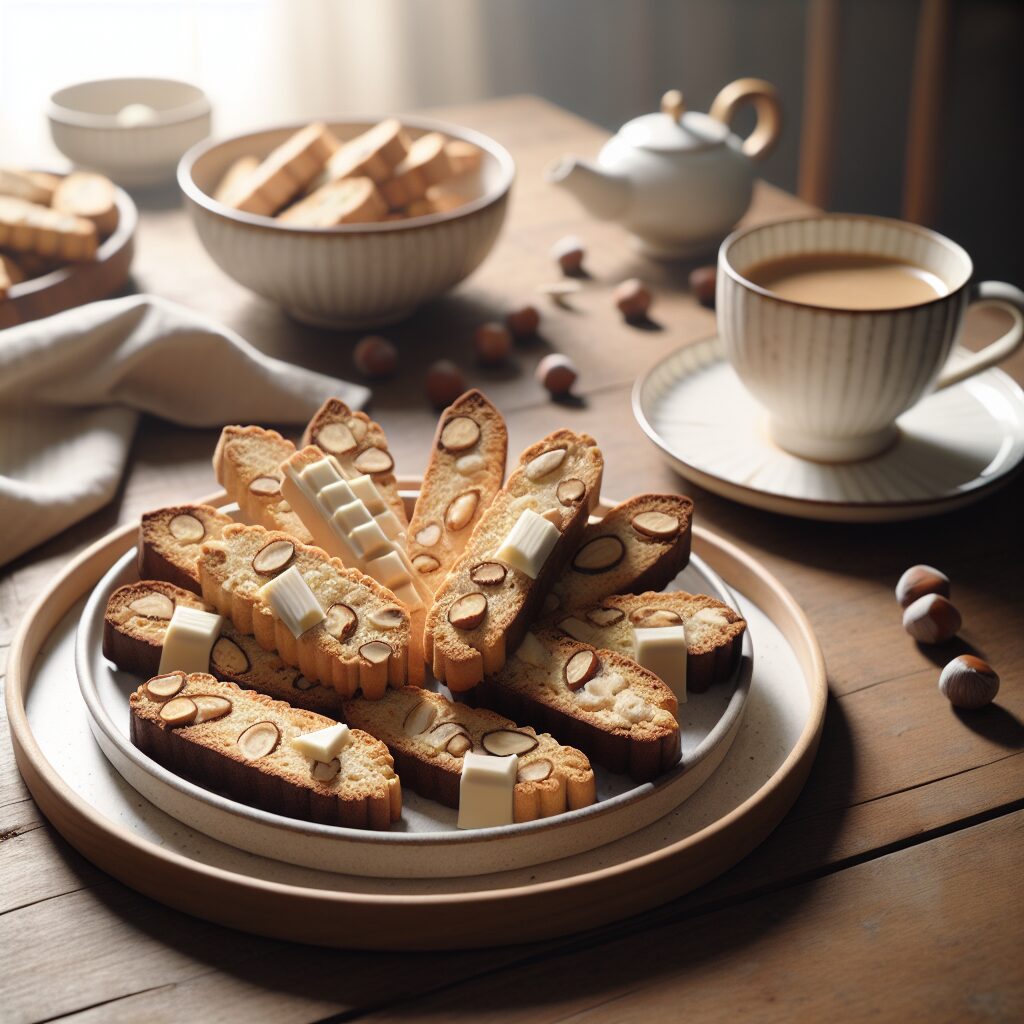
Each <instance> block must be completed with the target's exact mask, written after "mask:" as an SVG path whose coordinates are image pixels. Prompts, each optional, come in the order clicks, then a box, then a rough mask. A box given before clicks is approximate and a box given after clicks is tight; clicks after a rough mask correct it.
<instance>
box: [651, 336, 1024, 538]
mask: <svg viewBox="0 0 1024 1024" xmlns="http://www.w3.org/2000/svg"><path fill="white" fill-rule="evenodd" d="M963 351H964V352H965V351H966V350H963ZM958 356H959V353H958V354H956V355H954V358H957V357H958ZM633 414H634V415H635V416H636V418H637V422H638V423H639V424H640V426H641V428H642V429H643V431H644V432H645V433H646V434H647V436H648V437H649V438H650V439H651V440H652V441H653V442H654V443H655V444H656V445H657V446H658V447H659V448H660V449H661V450H662V451H663V452H664V453H665V455H666V456H667V458H668V460H669V462H670V463H671V464H672V466H673V467H674V468H675V469H676V470H677V472H679V473H681V474H682V475H683V476H684V477H686V479H687V480H692V481H693V482H694V483H696V484H699V485H700V486H701V487H704V488H705V489H706V490H709V491H712V492H713V493H715V494H720V495H722V496H723V497H726V498H731V499H732V500H733V501H738V502H741V503H743V504H745V505H752V506H753V507H755V508H763V509H767V510H768V511H770V512H779V513H782V514H784V515H792V516H799V517H801V518H804V519H823V520H830V521H833V522H843V523H855V522H859V523H871V522H893V521H896V520H900V519H917V518H920V517H922V516H931V515H937V514H938V513H940V512H948V511H949V510H951V509H954V508H960V507H962V506H964V505H969V504H971V503H972V502H975V501H980V500H981V499H982V498H984V497H986V496H987V495H989V494H991V493H992V492H993V491H994V490H996V489H997V488H999V487H1001V486H1002V485H1004V484H1006V483H1007V482H1008V481H1009V480H1010V479H1011V478H1012V476H1013V474H1014V473H1015V471H1016V470H1018V469H1019V468H1020V466H1021V463H1022V461H1024V392H1022V391H1021V388H1020V387H1019V386H1018V385H1017V383H1016V382H1015V381H1013V380H1012V379H1011V378H1010V377H1008V376H1007V375H1006V374H1005V373H1003V372H1002V370H986V371H985V372H984V373H980V374H978V375H977V376H976V377H972V378H971V379H970V380H967V381H964V382H963V383H962V384H957V385H955V386H954V387H950V388H947V389H946V390H945V391H941V392H938V393H936V394H933V395H929V396H928V397H927V398H925V399H924V400H923V401H921V402H919V403H918V404H917V405H916V406H914V408H913V409H911V410H910V411H909V412H907V413H905V414H904V415H903V416H902V417H900V419H899V421H898V423H899V427H900V438H899V440H898V441H897V442H896V444H895V445H893V447H892V448H890V449H889V450H888V451H885V452H883V453H882V454H881V455H878V456H876V457H875V458H872V459H865V460H864V461H863V462H852V463H845V464H827V463H818V462H810V461H807V460H805V459H800V458H797V457H796V456H794V455H790V454H789V453H788V452H784V451H782V450H781V449H780V448H778V447H776V446H775V445H774V444H773V443H772V442H771V441H770V440H769V438H768V434H767V431H766V429H765V419H766V414H765V411H764V409H763V408H762V407H761V406H760V405H759V404H758V403H757V401H756V400H755V399H754V398H753V397H752V396H751V395H750V393H749V392H748V391H747V390H746V389H745V388H744V387H743V385H742V384H741V383H740V380H739V378H738V377H737V376H736V373H735V371H734V370H733V369H732V367H731V366H730V365H729V364H728V363H727V362H726V361H725V359H724V356H723V355H722V347H721V342H720V341H719V339H718V337H717V336H714V337H711V338H705V339H703V340H702V341H698V342H694V343H693V344H692V345H687V346H686V347H684V348H681V349H678V350H677V351H676V352H673V353H672V354H671V355H670V356H667V357H666V358H665V359H663V360H662V361H661V362H660V363H658V364H656V365H655V366H654V367H653V368H652V369H651V370H650V371H649V372H648V373H647V374H646V375H645V376H643V377H640V378H638V380H637V382H636V385H635V387H634V388H633Z"/></svg>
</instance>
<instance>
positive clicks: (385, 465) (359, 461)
mask: <svg viewBox="0 0 1024 1024" xmlns="http://www.w3.org/2000/svg"><path fill="white" fill-rule="evenodd" d="M309 444H312V445H316V447H317V448H319V449H320V450H321V451H323V452H326V453H327V454H328V455H333V456H334V457H335V458H336V459H337V460H338V465H340V466H341V468H342V470H343V471H344V473H345V475H346V476H358V475H360V474H363V473H365V474H366V475H367V476H369V477H370V479H371V480H372V481H373V483H374V486H375V487H376V488H377V490H378V491H380V493H381V496H382V497H383V498H384V501H385V502H386V503H387V506H388V508H390V509H391V511H392V512H394V514H395V516H396V517H397V518H398V521H399V522H400V523H401V524H402V528H403V530H404V529H405V528H406V527H407V526H408V525H409V521H408V519H407V518H406V514H405V503H404V502H403V501H402V496H401V495H400V494H399V493H398V481H397V480H396V479H395V472H394V470H395V460H394V459H393V458H392V457H391V452H389V451H388V439H387V437H386V436H385V435H384V431H383V429H382V428H381V425H380V424H379V423H377V422H375V421H374V420H371V419H370V417H369V416H367V415H366V413H365V412H353V411H352V410H351V409H350V408H349V407H348V406H347V405H346V404H345V403H344V402H342V401H341V400H340V399H338V398H328V399H327V401H326V402H324V404H323V405H322V406H320V408H319V409H318V410H317V411H316V413H315V414H314V415H313V418H312V419H311V420H310V421H309V425H308V426H307V427H306V429H305V432H304V433H303V435H302V441H301V444H300V446H305V445H309ZM285 458H287V456H285ZM281 461H282V462H283V461H284V459H281Z"/></svg>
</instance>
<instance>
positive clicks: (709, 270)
mask: <svg viewBox="0 0 1024 1024" xmlns="http://www.w3.org/2000/svg"><path fill="white" fill-rule="evenodd" d="M717 280H718V269H717V268H716V267H713V266H712V267H697V268H696V269H695V270H691V271H690V291H691V292H693V297H694V298H695V299H696V300H697V301H698V302H699V303H700V304H701V305H702V306H706V307H707V308H708V309H714V308H715V285H716V283H717Z"/></svg>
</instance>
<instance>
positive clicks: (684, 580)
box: [76, 548, 753, 878]
mask: <svg viewBox="0 0 1024 1024" xmlns="http://www.w3.org/2000/svg"><path fill="white" fill-rule="evenodd" d="M137 579H138V573H137V572H136V569H135V549H134V548H132V549H131V550H129V551H127V552H126V553H124V554H123V555H121V556H120V557H119V558H118V559H117V560H116V561H115V562H114V564H113V565H112V566H111V568H110V569H109V570H108V572H107V573H106V574H105V575H104V576H103V578H102V579H101V580H100V582H99V583H98V584H97V586H96V587H95V589H94V590H93V592H92V594H91V595H90V597H89V599H88V601H87V602H86V606H85V609H84V612H83V615H82V619H81V623H80V625H79V630H78V640H77V651H76V666H77V674H78V680H79V685H80V688H81V692H82V696H83V697H84V699H85V704H86V708H87V710H88V714H89V719H90V726H91V728H92V731H93V734H94V735H95V737H96V741H97V742H98V743H99V745H100V747H101V749H102V750H103V752H104V754H105V755H106V756H107V758H108V759H109V760H110V762H111V764H113V765H114V767H115V768H116V769H117V770H118V772H119V773H120V774H121V775H122V776H123V777H124V778H125V780H126V781H127V782H128V783H129V784H131V785H132V786H133V787H134V788H135V789H136V790H137V791H138V792H139V793H141V794H142V795H143V796H144V797H145V798H146V799H147V800H149V801H150V802H152V803H154V804H156V805H157V806H159V807H161V808H162V809H163V810H164V811H165V812H167V813H168V814H170V815H172V816H173V817H175V818H177V819H178V820H179V821H181V822H183V823H184V824H186V825H188V826H190V827H192V828H195V829H198V830H199V831H201V832H203V833H205V834H206V835H209V836H212V837H214V838H215V839H219V840H221V841H222V842H225V843H229V844H231V845H233V846H236V847H238V848H239V849H242V850H247V851H249V852H251V853H255V854H258V855H260V856H264V857H272V858H275V859H277V860H282V861H286V862H288V863H291V864H297V865H302V866H306V867H316V868H320V869H322V870H329V871H342V872H346V873H348V874H358V875H366V876H378V877H390V878H400V877H402V878H405V877H454V876H468V875H478V874H486V873H490V872H494V871H499V870H507V869H512V868H518V867H523V866H526V865H531V864H539V863H543V862H546V861H549V860H553V859H556V858H559V857H568V856H571V855H574V854H578V853H580V852H582V851H585V850H589V849H593V848H595V847H597V846H600V845H602V844H604V843H607V842H610V841H612V840H615V839H618V838H620V837H622V836H624V835H628V834H629V833H631V832H634V831H636V830H637V829H638V828H643V827H645V826H646V825H649V824H650V823H651V822H653V821H655V820H657V819H658V818H660V817H662V816H663V815H665V814H666V813H668V812H669V811H671V810H672V809H673V808H675V807H677V806H678V805H679V804H680V803H682V802H683V801H684V800H686V799H687V798H688V797H689V796H691V795H692V794H693V793H694V792H695V791H696V790H697V789H698V788H699V787H700V786H701V785H702V784H703V783H704V782H705V781H706V780H707V778H708V777H709V776H710V775H711V773H712V772H713V771H714V770H715V768H716V767H717V766H718V765H719V763H720V762H721V760H722V758H723V757H724V756H725V754H726V752H727V751H728V749H729V746H730V744H731V743H732V741H733V739H734V738H735V736H736V733H737V730H738V728H739V725H740V721H741V718H742V714H743V708H744V705H745V702H746V698H747V695H748V693H749V689H750V679H751V673H752V668H753V655H752V643H751V638H750V633H749V631H748V633H747V634H746V635H745V637H744V648H743V659H742V661H741V663H740V667H739V669H738V671H737V673H736V675H735V676H734V678H733V679H732V680H730V681H729V682H726V683H719V684H716V685H715V686H713V687H711V689H710V690H708V691H707V692H706V693H703V694H692V695H691V696H690V699H689V700H688V701H687V703H686V704H685V705H683V707H682V708H681V712H680V728H681V733H682V751H683V756H682V760H681V761H680V763H679V764H678V765H677V766H676V768H674V769H673V770H672V771H670V772H668V773H666V774H665V775H664V776H662V777H661V778H659V779H658V780H656V781H655V782H651V783H643V784H639V785H638V784H636V783H633V782H632V781H631V780H630V779H628V778H626V777H624V776H619V775H615V774H613V773H611V772H607V771H605V770H604V769H602V768H596V775H597V790H598V803H596V804H595V805H593V806H592V807H587V808H582V809H580V810H577V811H570V812H567V813H565V814H562V815H558V816H556V817H553V818H545V819H542V820H540V821H535V822H527V823H523V824H519V825H511V826H506V827H502V828H490V829H479V830H473V831H460V830H458V829H457V828H456V826H455V819H456V812H455V811H454V810H453V809H451V808H448V807H444V806H442V805H441V804H438V803H435V802H434V801H431V800H427V799H424V798H423V797H420V796H419V795H418V794H415V793H413V792H411V791H410V790H404V791H403V811H402V819H401V821H400V822H399V823H398V824H397V825H395V826H393V827H392V830H391V831H389V832H371V831H364V830H360V829H347V828H340V827H336V826H330V825H319V824H314V823H310V822H305V821H299V820H297V819H292V818H286V817H283V816H281V815H278V814H273V813H270V812H268V811H263V810H260V809H258V808H253V807H249V806H247V805H245V804H242V803H239V802H237V801H235V800H232V799H230V798H228V797H224V796H221V795H220V794H218V793H215V792H212V791H210V790H207V789H204V788H203V787H201V786H198V785H196V784H195V783H193V782H190V781H188V780H187V779H183V778H180V777H178V776H177V775H175V774H173V773H172V772H170V771H168V770H167V769H166V768H164V767H162V766H161V765H159V764H157V763H156V762H155V761H152V760H151V759H150V758H148V757H146V756H145V755H144V754H142V753H141V752H140V751H139V750H137V749H136V748H135V747H134V746H133V745H132V743H131V741H130V739H129V712H128V695H129V694H130V693H131V692H132V690H134V689H135V688H136V687H137V686H138V684H139V678H138V677H136V676H134V675H132V674H130V673H126V672H120V671H118V670H116V669H115V668H114V667H113V665H111V664H110V663H109V662H108V661H106V659H104V657H103V655H102V653H101V643H102V634H103V613H104V609H105V608H106V604H107V599H108V597H109V596H110V594H111V593H112V592H113V591H114V590H115V589H116V588H117V587H119V586H121V585H123V584H124V583H128V582H132V581H134V580H137ZM669 589H681V590H688V591H690V592H694V593H707V594H711V595H712V596H714V597H717V598H718V599H719V600H722V601H725V602H726V603H727V604H730V605H732V606H734V607H735V601H734V599H733V598H732V596H731V594H730V593H729V591H728V588H727V587H726V586H725V584H724V583H723V582H722V581H721V579H720V578H719V577H718V576H717V575H716V574H715V573H714V572H712V571H711V570H710V569H709V568H708V567H707V566H706V565H705V564H704V563H703V562H702V561H701V559H700V558H698V557H696V556H694V557H692V558H691V560H690V564H689V565H688V566H687V568H686V569H685V570H684V571H683V572H682V573H680V574H679V576H678V577H677V578H676V580H675V582H674V583H673V584H672V585H671V586H670V588H669ZM435 685H436V684H435Z"/></svg>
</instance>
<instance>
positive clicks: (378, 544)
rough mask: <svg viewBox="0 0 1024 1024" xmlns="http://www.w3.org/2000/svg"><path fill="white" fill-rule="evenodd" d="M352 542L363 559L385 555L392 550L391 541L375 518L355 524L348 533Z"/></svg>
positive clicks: (367, 559) (368, 559)
mask: <svg viewBox="0 0 1024 1024" xmlns="http://www.w3.org/2000/svg"><path fill="white" fill-rule="evenodd" d="M349 537H350V538H351V540H352V544H353V546H354V547H355V549H356V550H357V551H358V552H359V557H360V558H362V559H363V560H364V561H370V560H371V559H373V558H377V557H378V556H380V555H386V554H387V553H388V552H389V551H391V550H393V545H392V543H391V541H389V540H388V538H387V536H386V535H385V533H384V531H383V530H382V529H381V528H380V527H379V526H378V525H377V522H376V520H373V519H371V520H370V521H369V522H368V523H363V524H362V525H360V526H357V527H356V528H355V529H354V530H353V531H352V532H351V533H350V534H349Z"/></svg>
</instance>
